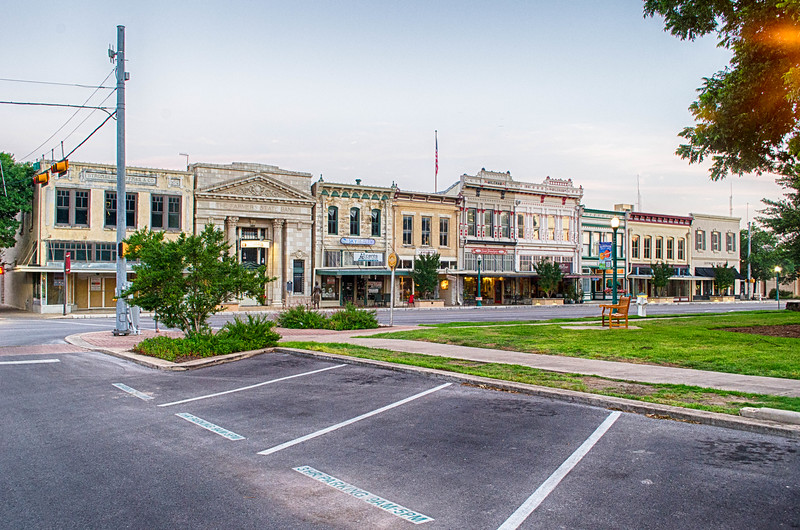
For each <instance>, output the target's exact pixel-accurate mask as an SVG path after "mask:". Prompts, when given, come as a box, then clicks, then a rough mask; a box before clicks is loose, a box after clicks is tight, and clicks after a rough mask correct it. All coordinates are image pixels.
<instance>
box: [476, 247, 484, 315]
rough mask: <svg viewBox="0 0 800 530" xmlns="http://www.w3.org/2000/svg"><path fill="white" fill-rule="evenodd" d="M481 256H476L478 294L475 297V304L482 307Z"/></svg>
mask: <svg viewBox="0 0 800 530" xmlns="http://www.w3.org/2000/svg"><path fill="white" fill-rule="evenodd" d="M481 300H482V297H481V258H478V296H476V297H475V306H476V307H482V306H483V304H482V303H481Z"/></svg>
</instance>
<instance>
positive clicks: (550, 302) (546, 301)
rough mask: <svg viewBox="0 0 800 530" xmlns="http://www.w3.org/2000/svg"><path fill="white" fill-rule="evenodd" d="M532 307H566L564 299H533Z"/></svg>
mask: <svg viewBox="0 0 800 530" xmlns="http://www.w3.org/2000/svg"><path fill="white" fill-rule="evenodd" d="M531 305H564V299H563V298H531Z"/></svg>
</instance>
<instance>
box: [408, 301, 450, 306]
mask: <svg viewBox="0 0 800 530" xmlns="http://www.w3.org/2000/svg"><path fill="white" fill-rule="evenodd" d="M414 307H444V300H414Z"/></svg>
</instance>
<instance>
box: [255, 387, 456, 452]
mask: <svg viewBox="0 0 800 530" xmlns="http://www.w3.org/2000/svg"><path fill="white" fill-rule="evenodd" d="M450 385H452V383H445V384H443V385H439V386H437V387H436V388H431V389H430V390H426V391H424V392H420V393H419V394H414V395H413V396H410V397H407V398H405V399H401V400H400V401H396V402H394V403H392V404H390V405H386V406H385V407H381V408H379V409H375V410H373V411H372V412H367V413H366V414H362V415H361V416H356V417H355V418H352V419H349V420H347V421H343V422H341V423H337V424H336V425H331V426H330V427H326V428H325V429H322V430H319V431H316V432H312V433H311V434H306V435H305V436H301V437H300V438H295V439H294V440H290V441H288V442H285V443H282V444H280V445H276V446H275V447H270V448H269V449H264V450H263V451H260V452H259V453H258V454H260V455H271V454H272V453H277V452H278V451H282V450H283V449H286V448H287V447H292V446H293V445H297V444H299V443H303V442H306V441H308V440H311V439H313V438H316V437H318V436H322V435H323V434H328V433H329V432H333V431H335V430H337V429H341V428H342V427H346V426H348V425H350V424H353V423H355V422H357V421H361V420H365V419H367V418H369V417H371V416H375V415H376V414H380V413H381V412H386V411H387V410H391V409H393V408H395V407H399V406H400V405H405V404H406V403H409V402H411V401H414V400H415V399H419V398H421V397H425V396H427V395H428V394H432V393H434V392H437V391H439V390H441V389H443V388H446V387H448V386H450Z"/></svg>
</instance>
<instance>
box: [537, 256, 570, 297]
mask: <svg viewBox="0 0 800 530" xmlns="http://www.w3.org/2000/svg"><path fill="white" fill-rule="evenodd" d="M534 270H535V271H536V275H537V276H538V277H539V289H541V290H542V291H544V294H545V296H547V298H551V297H552V295H553V292H554V291H555V290H556V288H557V287H558V284H559V283H560V282H561V279H562V278H563V277H564V274H563V273H562V272H561V267H559V266H558V264H557V263H554V262H553V261H551V260H549V259H547V258H545V259H543V260H541V261H539V262H538V263H537V264H536V265H534Z"/></svg>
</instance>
